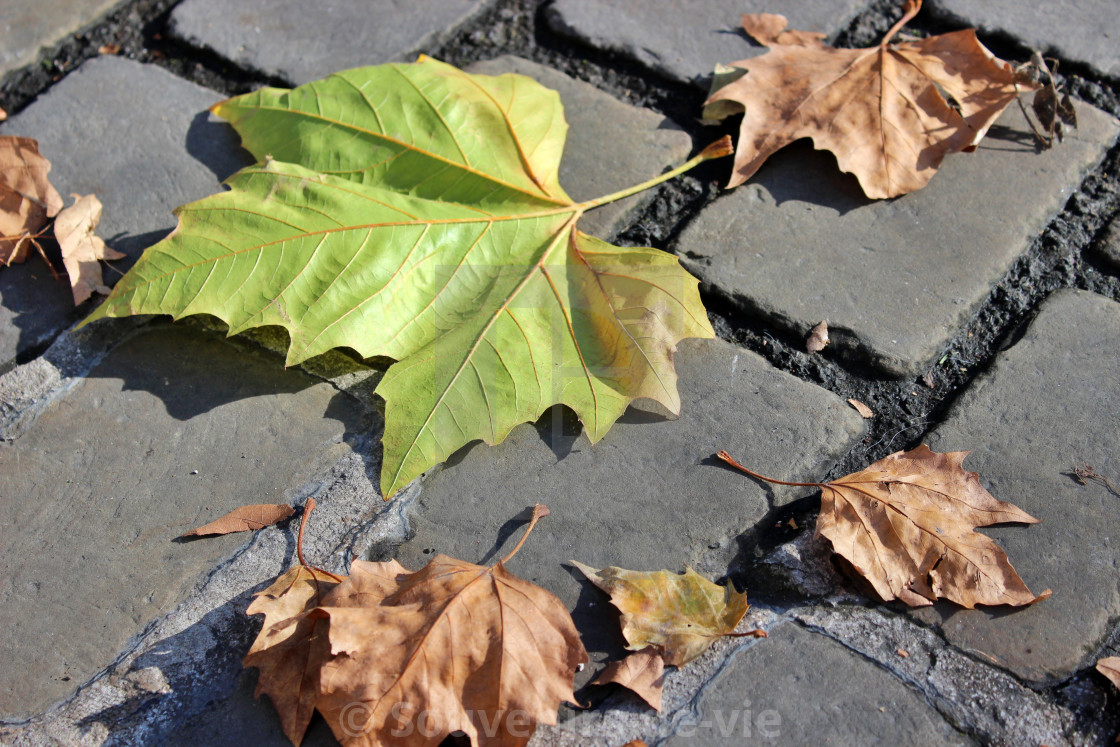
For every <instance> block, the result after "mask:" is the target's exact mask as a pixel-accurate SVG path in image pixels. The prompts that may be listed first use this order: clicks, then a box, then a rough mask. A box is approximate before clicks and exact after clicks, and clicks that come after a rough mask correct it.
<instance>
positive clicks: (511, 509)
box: [397, 341, 864, 675]
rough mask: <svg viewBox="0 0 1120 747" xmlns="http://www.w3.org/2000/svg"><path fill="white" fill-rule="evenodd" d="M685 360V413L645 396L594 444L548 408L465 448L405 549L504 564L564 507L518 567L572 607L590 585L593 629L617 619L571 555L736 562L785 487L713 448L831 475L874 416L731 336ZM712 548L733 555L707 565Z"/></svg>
mask: <svg viewBox="0 0 1120 747" xmlns="http://www.w3.org/2000/svg"><path fill="white" fill-rule="evenodd" d="M676 362H677V368H678V371H679V372H680V392H681V400H682V404H681V415H680V418H679V419H667V418H666V417H665V416H664V415H663V414H660V412H658V411H655V410H653V409H651V408H650V407H643V406H642V405H641V403H640V402H639V403H637V404H636V405H635V406H632V407H631V409H630V410H629V411H628V412H627V414H625V415H623V417H622V418H621V420H619V422H618V423H616V424H615V426H614V428H612V429H611V431H610V432H609V433H608V434H607V435H606V437H604V438H603V439H602V440H601V441H600V442H599V443H597V444H595V445H592V444H590V443H588V441H587V439H586V437H584V436H582V435H581V436H578V437H574V436H572V435H568V434H570V433H571V432H572V431H571V423H567V424H564V423H557V422H554V421H553V420H552V417H551V416H550V415H546V416H545V418H543V419H542V421H541V422H540V423H538V424H537V425H536V426H530V425H523V426H519V427H518V428H516V429H514V431H513V432H512V433H511V434H510V437H509V438H508V439H507V440H506V442H505V443H503V444H501V445H499V446H496V447H493V448H490V447H484V446H481V445H476V446H474V447H469V448H468V449H467V450H466V451H465V452H460V453H458V454H456V455H455V456H453V457H452V458H451V459H450V460H449V461H448V462H447V464H446V465H444V466H443V467H440V468H437V469H436V470H435V471H433V473H431V474H430V475H429V477H428V478H427V479H426V480H425V481H424V483H423V487H422V490H421V493H420V497H419V498H418V499H417V502H416V505H415V509H414V511H413V513H412V515H411V516H410V521H411V523H412V526H413V528H414V529H415V531H416V534H415V536H414V537H413V538H411V539H410V540H409V541H408V542H407V543H405V544H404V545H403V546H402V547H401V548H400V551H399V553H398V554H397V558H398V559H399V560H400V562H401V563H402V564H403V565H404V566H405V567H407V568H412V569H416V568H419V567H421V566H423V565H424V564H426V563H427V562H428V560H429V559H430V557H431V555H432V554H433V553H436V552H441V553H445V554H448V555H451V556H453V557H458V558H462V559H463V560H467V561H470V562H476V563H477V562H485V563H492V562H494V561H496V560H497V559H499V558H501V557H502V556H503V555H504V554H505V553H506V552H508V551H509V550H510V548H511V547H512V546H513V543H514V542H516V540H517V538H518V537H519V536H520V533H521V530H522V528H523V526H524V518H525V517H524V513H523V512H524V509H525V507H526V506H532V505H533V503H535V502H541V503H544V504H546V505H548V507H549V508H550V509H551V510H552V514H551V515H550V516H549V517H548V518H547V519H544V520H542V522H541V523H540V525H539V526H538V527H537V529H536V530H535V531H534V533H533V536H532V538H531V539H530V540H529V542H528V543H527V544H526V545H525V547H524V548H523V549H522V550H521V552H520V554H519V555H518V556H517V558H515V559H514V561H512V562H511V564H510V570H512V571H513V572H514V573H518V574H521V575H523V577H525V578H528V579H529V580H531V581H533V582H534V583H537V584H540V585H541V586H544V587H545V588H546V589H549V590H550V591H552V592H553V593H555V594H556V595H558V596H559V597H560V599H561V600H563V601H564V603H565V604H566V605H567V606H568V607H569V609H570V608H572V607H575V606H576V602H577V599H578V598H580V595H581V593H582V594H583V595H584V596H583V604H581V605H580V606H579V607H577V609H576V615H577V618H576V619H577V625H578V624H581V620H590V622H589V623H588V624H587V625H586V626H585V628H584V632H585V634H587V633H590V634H592V635H594V634H595V633H596V632H597V631H601V630H602V629H603V624H602V618H601V615H599V614H598V613H599V612H600V610H599V609H597V608H589V607H588V606H587V605H588V602H597V603H601V602H602V601H603V600H602V599H600V598H599V596H598V592H597V591H594V590H593V589H592V588H591V587H590V585H589V584H587V583H586V582H584V581H582V580H581V579H582V576H581V575H580V574H579V573H578V571H575V570H574V569H572V568H571V567H569V566H566V565H563V564H565V563H566V562H567V561H568V560H569V559H575V560H579V561H580V562H582V563H587V564H588V565H591V566H594V567H603V566H608V565H616V566H621V567H623V568H630V569H632V570H657V569H660V568H668V569H672V570H678V571H679V570H682V569H683V567H684V565H685V564H690V565H693V566H695V567H698V568H699V569H700V570H702V571H707V572H709V573H712V574H714V575H716V576H718V575H721V574H722V573H723V572H726V563H727V561H729V560H730V559H731V557H732V556H733V555H734V554H735V553H737V552H738V551H739V546H738V543H737V542H736V541H735V536H736V535H737V534H739V533H740V532H742V531H744V530H746V529H749V528H750V527H751V526H752V525H753V524H754V523H755V522H757V521H758V520H759V519H760V518H761V517H762V516H763V515H764V514H765V513H766V512H767V510H768V509H769V508H770V501H769V500H768V493H771V491H768V490H766V489H764V488H763V487H761V486H759V485H758V484H756V483H754V482H753V481H751V480H750V479H748V478H746V477H744V476H742V475H740V474H739V473H737V472H732V471H731V470H729V469H726V468H725V467H724V466H722V464H720V463H718V462H715V461H714V460H712V459H711V457H712V456H713V455H714V454H715V453H716V452H717V451H719V450H720V449H727V450H728V451H730V452H732V453H733V454H735V455H736V456H737V457H738V458H739V459H740V460H742V461H745V462H747V463H749V464H751V465H753V466H754V467H755V468H756V469H758V470H759V471H761V472H763V473H764V474H770V475H781V476H789V477H788V479H791V480H806V479H810V478H818V479H819V477H820V476H822V475H823V474H824V472H826V471H827V470H828V468H829V467H830V466H831V465H832V463H833V462H834V461H835V460H836V459H837V457H838V456H839V455H841V454H843V453H844V452H846V451H847V450H848V449H849V448H850V447H851V446H852V444H853V443H854V442H855V441H856V440H857V439H858V438H859V437H860V436H861V435H862V433H863V430H864V425H863V423H862V421H861V419H860V418H859V416H858V415H856V413H855V412H854V411H853V410H852V409H851V408H849V407H848V406H847V404H846V403H844V402H843V400H840V399H839V398H837V397H836V396H834V395H832V394H830V393H828V392H827V391H825V390H823V389H819V388H817V387H815V386H813V385H811V384H807V383H805V382H802V381H800V380H798V379H795V378H794V377H792V376H789V375H788V374H784V373H780V372H778V371H776V370H774V369H773V368H771V367H770V366H769V364H767V363H766V362H765V361H764V360H763V359H762V358H760V357H758V356H756V355H755V354H753V353H749V352H746V351H743V350H740V349H738V348H735V347H733V346H731V345H728V344H727V343H724V342H717V341H707V342H700V341H688V342H685V343H683V344H682V345H681V346H680V349H679V350H678V352H677V355H676ZM554 412H555V411H554ZM771 494H772V496H773V501H774V502H775V503H777V504H784V503H786V502H788V501H789V500H792V499H793V498H794V497H796V496H800V495H806V494H807V491H806V490H805V489H800V490H799V491H795V490H793V489H789V488H780V487H775V488H774V490H773V491H772V493H771ZM519 516H520V520H519V519H518V517H519ZM706 554H712V555H716V556H718V557H719V559H720V561H721V562H720V563H715V564H709V565H711V567H706V566H705V563H704V561H705V555H706ZM721 564H722V567H721ZM581 615H582V616H583V617H580V616H581ZM585 642H586V643H587V645H588V647H589V648H594V646H595V645H596V641H595V640H594V639H592V640H590V641H588V640H585ZM592 655H593V656H594V655H595V653H594V651H593V653H592ZM585 674H587V675H590V671H588V672H586V673H585Z"/></svg>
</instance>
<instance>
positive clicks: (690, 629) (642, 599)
mask: <svg viewBox="0 0 1120 747" xmlns="http://www.w3.org/2000/svg"><path fill="white" fill-rule="evenodd" d="M571 563H572V565H574V566H575V567H576V568H578V569H579V570H580V571H581V572H582V573H583V575H585V576H587V578H588V580H590V581H591V583H593V584H595V585H596V586H598V587H599V588H600V589H602V590H603V591H605V592H607V593H608V594H610V595H611V603H612V604H614V606H615V607H617V608H618V609H619V611H620V612H622V635H623V636H624V637H625V638H626V643H627V646H626V648H628V649H629V650H631V651H639V650H641V649H643V648H645V647H647V646H655V647H656V648H658V649H660V650H661V651H662V652H663V656H664V659H665V663H666V664H669V665H671V666H675V667H679V666H682V665H684V664H687V663H688V662H690V661H692V660H693V659H695V658H696V657H698V656H700V654H702V653H704V652H705V651H707V650H708V646H710V645H712V643H713V642H714V641H715V640H716V639H717V638H720V637H721V636H725V635H730V634H731V633H733V632H734V631H735V626H736V625H738V624H739V621H740V620H742V619H743V615H745V614H746V613H747V609H749V608H750V605H749V604H747V595H746V594H745V593H741V592H738V591H735V587H733V586H732V585H731V582H730V581H728V583H727V586H719V585H718V584H714V583H712V582H711V581H709V580H708V579H706V578H704V577H703V576H701V575H700V574H699V573H697V572H696V571H694V570H692V569H691V568H688V567H687V566H686V567H685V572H684V573H673V572H671V571H653V572H641V571H628V570H625V569H623V568H615V567H613V566H611V567H609V568H604V569H602V570H595V569H594V568H592V567H590V566H587V565H584V564H583V563H580V562H578V561H575V560H573V561H571Z"/></svg>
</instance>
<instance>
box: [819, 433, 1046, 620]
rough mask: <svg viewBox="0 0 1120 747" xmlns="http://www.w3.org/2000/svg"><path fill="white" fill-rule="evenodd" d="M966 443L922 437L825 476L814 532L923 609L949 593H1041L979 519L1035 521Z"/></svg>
mask: <svg viewBox="0 0 1120 747" xmlns="http://www.w3.org/2000/svg"><path fill="white" fill-rule="evenodd" d="M967 454H968V452H967V451H953V452H948V453H937V452H934V451H930V449H929V447H927V446H925V445H922V446H919V447H918V448H916V449H913V450H912V451H907V452H897V453H894V454H891V455H890V456H887V457H885V458H883V459H880V460H879V461H877V462H875V463H874V464H872V465H871V466H869V467H867V468H866V469H864V470H861V471H859V472H856V473H854V474H851V475H847V476H845V477H841V478H840V479H838V480H833V481H832V482H828V483H824V484H823V485H822V490H821V513H820V518H819V519H818V520H817V536H818V537H819V536H823V537H825V538H826V539H828V540H829V542H831V543H832V547H833V549H834V550H835V551H836V552H837V553H838V554H839V555H840V556H842V557H843V558H844V559H845V560H847V561H848V562H849V563H850V564H851V565H852V567H853V568H854V569H855V570H856V571H857V572H858V573H860V574H861V575H862V576H863V577H864V578H866V579H867V580H868V581H869V582H870V583H871V585H872V587H873V588H874V589H875V591H876V593H878V594H879V596H881V597H882V598H883V599H884V600H888V601H889V600H891V599H900V600H902V601H903V602H905V603H906V604H908V605H911V606H914V607H921V606H927V605H930V604H933V602H934V601H935V600H937V599H949V600H952V601H954V602H956V603H957V604H960V605H962V606H964V607H967V608H970V609H971V608H972V607H975V606H976V605H978V604H985V605H990V604H1008V605H1013V606H1016V607H1018V606H1022V605H1026V604H1032V603H1034V602H1037V601H1040V600H1042V599H1045V598H1047V597H1048V596H1050V591H1049V589H1048V590H1046V591H1044V592H1043V593H1042V594H1040V595H1038V596H1035V595H1034V594H1032V593H1031V591H1030V589H1028V588H1027V585H1026V584H1025V583H1024V582H1023V579H1021V578H1020V577H1019V574H1018V573H1016V572H1015V569H1014V568H1012V567H1011V563H1010V562H1009V561H1008V559H1007V555H1006V554H1005V553H1004V552H1003V549H1002V548H1000V546H999V545H997V544H996V543H995V541H994V540H992V539H991V538H990V537H988V536H986V535H983V534H980V533H978V532H976V531H974V527H982V526H990V525H992V524H1002V523H1005V522H1019V523H1024V524H1035V523H1037V522H1038V519H1035V518H1034V517H1032V516H1030V515H1029V514H1027V513H1026V512H1024V511H1023V510H1021V509H1019V508H1016V507H1015V506H1013V505H1012V504H1010V503H1005V502H1003V501H997V500H996V499H995V498H993V497H992V495H991V493H989V492H988V491H987V490H985V489H984V488H983V487H981V485H980V479H979V475H977V474H976V473H975V472H968V471H966V470H964V469H963V468H962V467H961V463H962V462H963V461H964V458H965V456H966V455H967Z"/></svg>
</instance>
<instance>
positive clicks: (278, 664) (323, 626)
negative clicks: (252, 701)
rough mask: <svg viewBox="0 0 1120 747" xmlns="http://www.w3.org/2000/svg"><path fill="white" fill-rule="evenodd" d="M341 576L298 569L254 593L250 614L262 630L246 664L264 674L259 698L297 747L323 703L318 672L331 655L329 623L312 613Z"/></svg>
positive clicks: (259, 685)
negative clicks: (257, 617)
mask: <svg viewBox="0 0 1120 747" xmlns="http://www.w3.org/2000/svg"><path fill="white" fill-rule="evenodd" d="M340 580H341V578H340V577H339V576H335V575H334V574H332V573H328V572H327V571H323V570H319V569H318V568H311V567H308V566H303V565H297V566H296V567H294V568H292V569H290V570H289V571H288V572H287V573H285V574H284V575H283V576H281V577H280V578H278V579H276V581H275V582H274V583H273V584H272V586H270V587H268V588H267V589H265V590H264V591H262V592H260V593H259V594H257V595H256V598H255V599H254V600H253V603H252V604H251V605H249V609H248V610H246V614H248V615H262V614H263V615H264V626H263V627H262V628H261V632H260V634H259V635H258V636H257V639H256V640H255V641H254V642H253V647H252V648H250V649H249V653H248V654H246V655H245V659H244V660H243V661H242V665H243V666H246V667H256V668H258V669H259V670H260V676H259V678H258V679H257V691H256V693H255V695H256V697H260V695H261V693H266V694H267V695H268V697H269V698H271V699H272V703H273V705H275V706H276V712H277V713H278V714H280V723H281V726H283V728H284V734H286V735H287V737H288V739H290V740H292V744H295V745H298V744H299V743H300V742H301V741H302V740H303V734H304V732H306V731H307V724H308V723H309V722H310V721H311V716H312V715H313V714H314V713H315V706H316V704H317V703H318V701H319V673H320V669H321V668H322V665H323V662H324V661H326V660H327V658H329V656H330V644H329V642H328V640H327V621H326V620H325V619H323V618H321V617H315V616H313V615H309V614H308V613H309V612H311V610H312V609H314V608H315V607H316V606H317V605H318V604H319V602H320V600H321V599H322V597H323V596H324V595H325V594H326V593H327V592H328V591H330V590H331V589H333V588H334V587H335V586H337V585H338V583H339V581H340Z"/></svg>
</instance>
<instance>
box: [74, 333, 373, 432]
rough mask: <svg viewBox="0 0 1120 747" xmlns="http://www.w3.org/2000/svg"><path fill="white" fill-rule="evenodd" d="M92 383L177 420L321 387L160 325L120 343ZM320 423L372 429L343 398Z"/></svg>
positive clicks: (237, 349) (215, 340) (211, 338)
mask: <svg viewBox="0 0 1120 747" xmlns="http://www.w3.org/2000/svg"><path fill="white" fill-rule="evenodd" d="M89 378H91V379H97V378H102V379H119V380H120V381H121V382H122V386H121V391H122V393H127V392H148V393H149V394H152V395H154V396H155V397H157V398H158V399H159V400H160V401H161V402H162V403H163V405H164V407H165V408H166V411H167V414H168V415H170V416H171V417H173V418H175V419H176V420H190V419H192V418H194V417H196V416H198V415H201V414H203V413H207V412H210V411H211V410H214V409H216V408H219V407H222V406H223V405H228V404H231V403H233V402H237V401H239V400H247V399H252V398H257V397H271V396H276V395H285V394H296V393H298V392H301V391H303V390H305V389H308V388H310V387H312V386H315V385H317V384H318V383H319V382H317V381H316V380H315V379H313V378H311V377H309V376H307V375H305V374H303V373H301V372H297V371H293V370H285V368H284V366H283V362H282V361H281V360H280V359H279V358H276V359H272V358H270V357H266V356H264V355H260V356H257V355H252V354H251V352H250V351H248V350H245V349H243V346H241V345H235V344H232V343H230V342H229V341H227V340H224V339H222V338H221V337H219V336H218V335H217V334H212V333H208V332H204V331H201V330H198V329H194V328H189V327H187V326H185V325H176V324H166V325H163V324H158V323H157V324H156V325H153V326H150V327H148V328H146V329H144V330H143V331H141V332H139V333H137V334H135V335H133V336H132V337H130V338H128V339H127V340H125V341H124V342H122V343H121V344H120V345H119V346H117V347H116V348H115V349H114V350H113V352H112V354H111V355H109V356H107V357H106V358H105V360H104V361H102V362H101V363H100V364H98V365H97V366H95V367H94V368H93V369H92V370H91V371H90V372H89ZM322 417H324V418H329V419H335V420H338V421H340V422H341V423H343V425H344V427H345V429H346V433H347V435H350V434H356V433H361V432H364V431H365V430H367V429H368V427H369V425H370V424H369V422H368V417H367V416H366V415H365V413H363V412H362V408H361V407H359V406H358V405H357V403H355V402H353V401H352V400H351V399H350V398H349V397H348V396H346V395H343V394H341V393H337V394H335V395H333V396H332V397H331V399H330V403H329V405H328V407H327V410H326V411H325V412H323V413H322ZM291 427H293V428H296V427H299V425H298V420H296V419H293V420H292V421H291Z"/></svg>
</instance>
